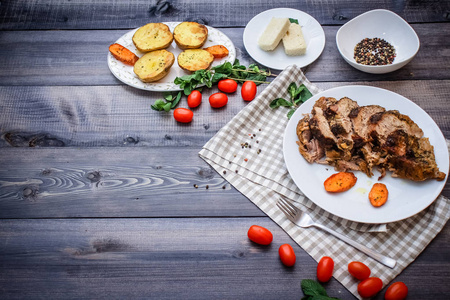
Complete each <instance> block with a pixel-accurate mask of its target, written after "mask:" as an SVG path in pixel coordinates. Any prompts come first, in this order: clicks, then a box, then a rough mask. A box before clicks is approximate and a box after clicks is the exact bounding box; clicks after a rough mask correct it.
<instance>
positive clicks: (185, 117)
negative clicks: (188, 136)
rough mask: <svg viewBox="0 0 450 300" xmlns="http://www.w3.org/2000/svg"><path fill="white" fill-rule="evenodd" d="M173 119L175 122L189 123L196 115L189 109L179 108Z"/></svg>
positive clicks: (174, 112)
mask: <svg viewBox="0 0 450 300" xmlns="http://www.w3.org/2000/svg"><path fill="white" fill-rule="evenodd" d="M173 117H174V118H175V120H177V121H178V122H181V123H189V122H191V121H192V118H193V117H194V113H193V112H192V111H191V110H190V109H187V108H177V109H175V110H174V111H173Z"/></svg>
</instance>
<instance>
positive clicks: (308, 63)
mask: <svg viewBox="0 0 450 300" xmlns="http://www.w3.org/2000/svg"><path fill="white" fill-rule="evenodd" d="M276 11H292V12H293V13H297V14H298V13H301V14H304V15H306V16H308V18H309V19H308V20H311V21H312V22H315V23H317V24H318V25H319V27H320V36H321V43H322V44H321V49H320V51H317V53H316V55H315V56H314V57H313V58H312V59H310V60H309V61H307V62H306V63H301V62H300V63H299V62H298V61H295V62H288V63H287V64H284V65H282V66H274V65H271V64H270V63H269V64H270V65H267V62H264V61H261V60H260V59H257V58H255V57H254V56H255V54H254V53H253V51H251V47H249V46H248V42H250V41H248V38H246V37H247V36H248V34H249V33H248V30H249V29H248V28H249V24H252V23H253V22H255V21H256V20H258V18H259V17H261V15H264V14H270V13H272V12H276ZM242 38H243V42H244V48H245V50H246V51H247V53H248V54H249V55H250V56H251V57H252V58H253V59H254V60H255V61H256V62H258V63H259V64H261V65H263V66H265V67H268V68H270V69H274V70H284V69H285V68H286V67H288V66H289V65H293V64H295V65H297V66H298V67H299V68H304V67H306V66H308V65H310V64H312V63H313V62H315V61H316V60H317V59H318V58H319V57H320V55H321V54H322V53H323V51H324V49H325V44H326V36H325V31H324V30H323V27H322V25H321V24H320V23H319V22H318V21H317V20H316V19H315V18H314V17H313V16H311V15H310V14H308V13H306V12H304V11H302V10H299V9H295V8H288V7H279V8H272V9H268V10H265V11H262V12H260V13H259V14H257V15H255V16H254V17H253V18H251V19H250V21H249V22H248V23H247V25H246V26H245V28H244V33H243V35H242ZM253 42H256V41H253ZM261 51H262V50H261ZM288 58H290V57H288ZM296 58H297V59H298V58H300V59H301V56H292V59H293V60H294V59H296Z"/></svg>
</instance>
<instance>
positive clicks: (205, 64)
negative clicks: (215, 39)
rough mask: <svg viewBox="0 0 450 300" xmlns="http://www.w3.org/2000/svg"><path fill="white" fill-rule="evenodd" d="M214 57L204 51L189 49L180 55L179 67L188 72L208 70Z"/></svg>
mask: <svg viewBox="0 0 450 300" xmlns="http://www.w3.org/2000/svg"><path fill="white" fill-rule="evenodd" d="M213 61H214V56H213V55H212V54H211V53H209V52H208V51H206V50H203V49H187V50H184V51H183V52H181V53H180V54H179V55H178V65H179V66H180V68H182V69H183V70H186V71H191V72H194V71H197V70H203V69H208V68H209V67H210V66H211V64H212V62H213Z"/></svg>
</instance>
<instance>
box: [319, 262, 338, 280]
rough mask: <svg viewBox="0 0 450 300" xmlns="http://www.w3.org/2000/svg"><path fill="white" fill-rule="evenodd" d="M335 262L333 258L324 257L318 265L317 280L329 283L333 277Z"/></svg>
mask: <svg viewBox="0 0 450 300" xmlns="http://www.w3.org/2000/svg"><path fill="white" fill-rule="evenodd" d="M333 269H334V261H333V259H332V258H331V257H328V256H324V257H322V259H321V260H320V261H319V264H318V265H317V279H318V280H319V281H320V282H327V281H329V280H330V279H331V276H333Z"/></svg>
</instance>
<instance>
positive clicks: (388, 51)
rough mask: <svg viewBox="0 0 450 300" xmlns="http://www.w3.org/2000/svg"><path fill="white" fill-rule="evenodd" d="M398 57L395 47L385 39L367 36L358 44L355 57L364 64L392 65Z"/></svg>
mask: <svg viewBox="0 0 450 300" xmlns="http://www.w3.org/2000/svg"><path fill="white" fill-rule="evenodd" d="M395 57H396V54H395V48H394V46H392V45H391V44H389V43H388V42H386V41H385V40H384V39H380V38H377V37H376V38H373V39H369V38H365V39H363V40H362V41H361V42H359V43H358V44H356V47H355V51H354V56H353V58H354V59H355V60H356V62H357V63H359V64H362V65H371V66H378V65H390V64H392V63H393V61H394V58H395Z"/></svg>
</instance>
